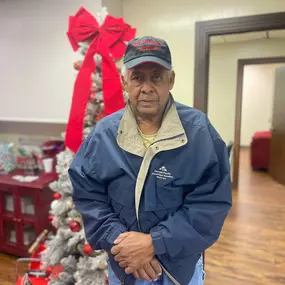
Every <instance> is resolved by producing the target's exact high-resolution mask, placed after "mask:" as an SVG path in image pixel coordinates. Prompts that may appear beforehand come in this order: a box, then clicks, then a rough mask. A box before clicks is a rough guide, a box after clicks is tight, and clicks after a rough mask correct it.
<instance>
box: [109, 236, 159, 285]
mask: <svg viewBox="0 0 285 285" xmlns="http://www.w3.org/2000/svg"><path fill="white" fill-rule="evenodd" d="M114 244H115V246H114V247H113V248H112V249H111V253H112V254H113V255H114V256H115V260H116V261H117V262H118V263H119V265H120V267H121V268H124V269H125V272H126V274H133V276H134V277H135V278H136V279H141V280H146V281H153V280H156V279H157V278H158V277H159V276H161V274H162V269H161V266H160V264H159V262H158V261H157V259H156V258H155V257H154V246H153V244H152V238H151V236H150V235H149V234H143V233H137V232H126V233H123V234H121V235H120V236H119V237H118V238H117V239H116V240H115V242H114Z"/></svg>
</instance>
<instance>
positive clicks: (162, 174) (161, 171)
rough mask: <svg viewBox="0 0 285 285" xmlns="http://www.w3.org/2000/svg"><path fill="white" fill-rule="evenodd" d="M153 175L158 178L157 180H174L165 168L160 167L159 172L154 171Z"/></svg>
mask: <svg viewBox="0 0 285 285" xmlns="http://www.w3.org/2000/svg"><path fill="white" fill-rule="evenodd" d="M152 175H154V176H156V178H158V179H163V180H166V179H173V176H172V175H171V173H169V172H168V171H167V169H166V167H165V166H162V167H160V168H159V169H158V170H154V172H153V173H152Z"/></svg>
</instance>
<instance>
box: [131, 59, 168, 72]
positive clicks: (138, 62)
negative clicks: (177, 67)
mask: <svg viewBox="0 0 285 285" xmlns="http://www.w3.org/2000/svg"><path fill="white" fill-rule="evenodd" d="M148 62H151V63H157V64H159V65H160V66H162V67H163V68H165V69H168V70H171V64H169V63H168V62H166V61H165V60H163V59H161V58H159V57H155V56H142V57H139V58H135V59H132V60H130V61H128V62H126V63H125V66H126V68H127V69H131V68H134V67H136V66H138V65H141V64H144V63H148Z"/></svg>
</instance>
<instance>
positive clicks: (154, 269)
mask: <svg viewBox="0 0 285 285" xmlns="http://www.w3.org/2000/svg"><path fill="white" fill-rule="evenodd" d="M133 275H134V277H135V278H136V279H139V280H145V281H149V282H150V281H155V280H157V279H158V277H159V276H161V275H162V269H161V266H160V264H159V263H158V261H157V259H156V258H154V259H153V260H152V261H151V262H150V263H149V264H146V265H145V266H144V267H143V268H140V269H138V270H137V271H135V272H134V273H133Z"/></svg>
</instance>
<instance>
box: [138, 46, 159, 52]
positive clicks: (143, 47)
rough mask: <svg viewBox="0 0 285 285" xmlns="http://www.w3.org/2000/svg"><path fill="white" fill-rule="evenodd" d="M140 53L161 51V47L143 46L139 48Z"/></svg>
mask: <svg viewBox="0 0 285 285" xmlns="http://www.w3.org/2000/svg"><path fill="white" fill-rule="evenodd" d="M137 49H139V50H140V51H147V50H159V47H156V46H141V47H137Z"/></svg>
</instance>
